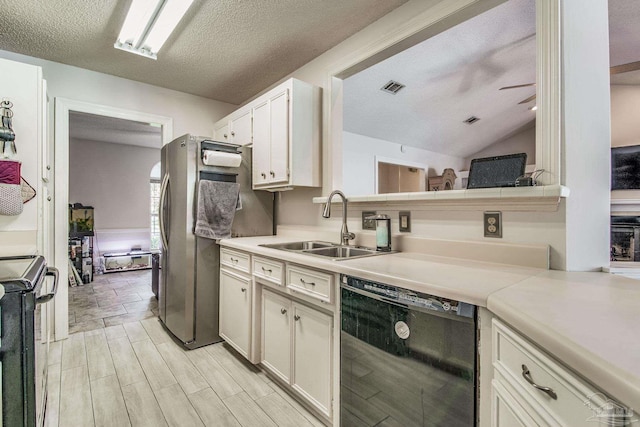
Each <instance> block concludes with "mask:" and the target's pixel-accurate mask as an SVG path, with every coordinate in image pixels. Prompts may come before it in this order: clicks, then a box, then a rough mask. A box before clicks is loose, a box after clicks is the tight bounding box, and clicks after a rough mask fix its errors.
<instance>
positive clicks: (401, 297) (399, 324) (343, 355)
mask: <svg viewBox="0 0 640 427" xmlns="http://www.w3.org/2000/svg"><path fill="white" fill-rule="evenodd" d="M341 296H342V303H341V312H342V315H341V323H342V327H341V329H342V330H341V333H340V390H341V391H340V425H343V426H350V425H361V426H377V425H383V424H384V425H402V426H405V427H411V426H415V427H417V426H447V427H450V426H466V427H468V426H474V425H476V424H477V423H476V420H477V417H476V406H477V405H476V402H477V375H476V372H477V369H476V360H477V357H476V352H477V314H476V306H474V305H471V304H467V303H464V302H458V301H454V300H450V299H445V298H440V297H436V296H433V295H427V294H422V293H419V292H413V291H409V290H406V289H402V288H398V287H395V286H389V285H385V284H382V283H376V282H371V281H367V280H362V279H358V278H354V277H349V276H342V283H341Z"/></svg>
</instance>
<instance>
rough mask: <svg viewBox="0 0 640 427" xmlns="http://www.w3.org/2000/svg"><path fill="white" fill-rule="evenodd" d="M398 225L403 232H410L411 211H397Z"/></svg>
mask: <svg viewBox="0 0 640 427" xmlns="http://www.w3.org/2000/svg"><path fill="white" fill-rule="evenodd" d="M398 226H399V229H400V231H402V232H404V233H410V232H411V212H409V211H400V212H399V213H398Z"/></svg>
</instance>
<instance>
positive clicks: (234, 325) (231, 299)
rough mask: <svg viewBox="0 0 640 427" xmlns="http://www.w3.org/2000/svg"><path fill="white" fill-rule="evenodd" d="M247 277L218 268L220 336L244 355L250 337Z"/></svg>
mask: <svg viewBox="0 0 640 427" xmlns="http://www.w3.org/2000/svg"><path fill="white" fill-rule="evenodd" d="M250 283H251V282H250V280H249V279H248V278H244V277H242V276H240V275H238V274H233V273H231V272H228V271H226V270H220V336H221V337H222V338H224V339H225V341H227V342H228V343H229V344H231V345H232V346H233V347H234V348H235V349H236V350H238V352H239V353H240V354H242V355H243V356H244V357H246V358H248V357H249V342H250V337H251V329H250V324H251V285H250Z"/></svg>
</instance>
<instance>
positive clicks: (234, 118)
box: [214, 79, 322, 191]
mask: <svg viewBox="0 0 640 427" xmlns="http://www.w3.org/2000/svg"><path fill="white" fill-rule="evenodd" d="M321 102H322V100H321V90H320V88H319V87H315V86H312V85H310V84H308V83H305V82H302V81H300V80H296V79H289V80H287V81H286V82H284V83H282V84H280V85H278V86H277V87H275V88H273V89H271V90H270V91H268V92H267V93H265V94H264V95H262V96H259V97H258V98H256V99H255V100H253V101H251V102H250V103H248V104H247V105H245V106H243V107H242V108H240V109H239V110H237V111H235V112H234V113H232V114H231V115H229V116H228V117H226V118H224V119H222V120H220V121H219V122H218V123H216V124H215V126H214V135H215V138H216V139H217V140H219V141H226V142H234V143H237V144H240V145H246V144H249V143H252V144H253V165H252V167H253V188H254V189H256V190H269V191H280V190H287V189H290V188H292V187H320V186H321V181H320V170H321V161H320V159H321V150H320V138H321V127H322V125H321V120H322V115H321V114H322V111H321Z"/></svg>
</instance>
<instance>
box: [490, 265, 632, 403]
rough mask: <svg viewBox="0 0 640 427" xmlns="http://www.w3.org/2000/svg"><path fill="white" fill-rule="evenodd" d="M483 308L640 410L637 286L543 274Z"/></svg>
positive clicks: (603, 277) (605, 278) (589, 276)
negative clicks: (486, 308)
mask: <svg viewBox="0 0 640 427" xmlns="http://www.w3.org/2000/svg"><path fill="white" fill-rule="evenodd" d="M487 307H488V308H489V310H490V311H492V312H493V313H494V314H495V315H497V316H499V317H500V318H502V319H503V320H505V321H506V322H507V323H509V324H510V325H511V326H513V327H514V328H515V329H517V330H519V331H520V332H521V333H522V334H524V335H526V336H527V337H528V338H529V339H530V340H532V341H533V342H535V343H537V344H538V345H539V346H540V347H542V348H543V349H544V350H546V351H547V352H548V353H550V354H552V355H553V356H554V357H555V358H557V359H559V360H561V361H562V362H564V364H566V365H567V366H569V367H570V368H572V369H573V370H575V371H576V372H578V373H580V374H581V375H582V376H583V377H584V378H585V379H587V380H588V381H590V382H591V383H593V384H594V385H596V386H597V387H598V388H600V389H602V390H604V391H606V392H607V393H608V394H610V395H611V396H612V397H614V398H615V399H617V400H619V401H621V402H622V403H623V404H625V405H628V406H630V407H631V408H633V409H634V410H635V411H638V410H640V281H638V280H636V279H629V278H625V277H620V276H615V275H612V274H607V273H571V272H563V271H545V272H543V273H541V274H538V275H537V276H535V277H531V278H529V279H527V280H524V281H522V282H520V283H518V284H516V285H514V286H510V287H508V288H505V289H502V290H500V291H499V292H496V293H494V294H492V295H490V296H489V300H488V305H487Z"/></svg>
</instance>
